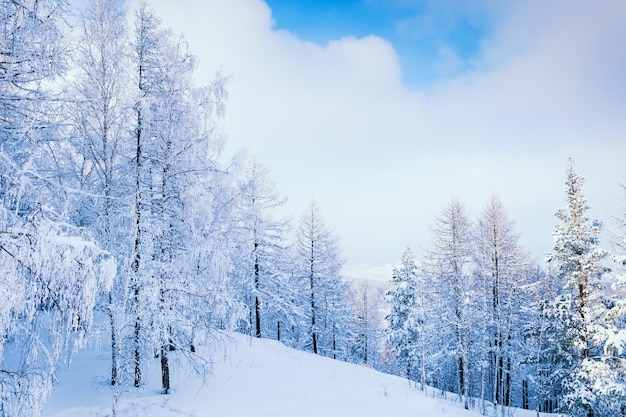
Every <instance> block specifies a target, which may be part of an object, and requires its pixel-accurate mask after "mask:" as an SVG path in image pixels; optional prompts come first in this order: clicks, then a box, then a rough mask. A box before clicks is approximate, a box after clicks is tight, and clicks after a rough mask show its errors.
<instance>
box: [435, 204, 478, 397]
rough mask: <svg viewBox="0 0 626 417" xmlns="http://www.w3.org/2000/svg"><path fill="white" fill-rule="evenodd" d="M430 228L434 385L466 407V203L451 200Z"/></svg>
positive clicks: (469, 254) (469, 258)
mask: <svg viewBox="0 0 626 417" xmlns="http://www.w3.org/2000/svg"><path fill="white" fill-rule="evenodd" d="M432 230H433V238H432V248H431V249H430V251H429V253H428V254H427V259H426V261H427V263H428V275H429V279H430V280H432V285H433V288H436V294H434V296H433V309H434V310H436V313H435V314H436V315H437V316H438V317H440V319H439V326H438V328H437V329H436V334H437V335H438V337H439V346H438V348H437V351H438V355H439V356H440V363H439V369H438V370H437V373H438V376H437V377H436V380H435V384H436V385H437V386H438V387H439V388H441V389H447V390H450V391H454V392H456V393H457V394H458V395H459V399H462V401H463V403H464V406H465V408H469V406H470V386H471V375H470V369H471V367H470V347H471V346H470V345H471V339H470V337H471V331H470V330H471V325H472V323H471V319H472V317H471V315H470V300H471V298H470V297H471V293H470V291H471V287H472V283H471V274H470V266H471V261H472V250H473V247H472V244H473V236H472V226H471V223H470V220H469V218H468V216H467V214H466V210H465V206H464V205H463V204H461V203H460V202H459V201H457V200H455V199H452V200H451V201H450V203H449V204H448V205H447V206H446V207H444V208H443V209H442V211H441V212H440V214H439V216H438V217H437V218H436V219H435V225H434V226H433V229H432Z"/></svg>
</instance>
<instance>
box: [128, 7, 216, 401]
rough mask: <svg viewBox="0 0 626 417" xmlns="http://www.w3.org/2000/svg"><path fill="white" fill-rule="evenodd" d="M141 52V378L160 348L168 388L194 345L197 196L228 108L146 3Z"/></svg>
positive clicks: (212, 167) (137, 274) (137, 269)
mask: <svg viewBox="0 0 626 417" xmlns="http://www.w3.org/2000/svg"><path fill="white" fill-rule="evenodd" d="M133 48H134V58H135V63H136V70H137V78H136V82H137V85H138V89H137V91H138V98H137V104H136V109H135V112H136V120H137V121H136V129H135V136H136V137H135V139H136V148H135V149H136V152H135V164H136V166H135V183H136V184H135V199H136V200H135V221H134V224H135V236H136V238H135V245H134V262H133V266H132V280H131V288H132V290H133V292H134V296H133V310H134V314H135V316H136V318H135V334H134V341H135V342H134V343H135V357H136V359H135V363H136V365H135V367H136V372H135V384H136V385H139V384H140V382H141V366H142V363H143V360H142V351H143V356H144V357H147V356H148V355H149V354H150V353H149V352H151V351H152V350H153V349H156V351H157V352H158V354H159V358H160V362H161V371H162V372H161V376H162V385H163V392H164V393H169V391H170V382H169V381H170V377H169V375H170V372H169V370H170V362H169V352H170V351H171V350H174V349H177V348H181V347H183V346H189V345H190V344H191V340H192V327H193V326H192V322H193V320H191V318H190V315H189V313H188V311H187V307H188V305H189V299H190V296H192V295H193V294H195V293H196V291H195V285H194V284H195V281H190V280H189V279H188V277H190V276H194V274H195V271H196V265H197V264H196V263H195V262H193V261H197V258H195V256H194V255H193V254H194V250H193V249H194V248H193V247H191V246H190V245H191V244H192V243H198V242H197V241H194V240H190V239H188V237H189V236H191V235H192V232H193V230H192V228H194V227H196V226H197V222H196V221H195V220H196V219H193V218H190V217H189V215H190V214H191V213H200V210H191V207H193V206H194V205H195V204H203V202H202V201H197V196H196V195H192V194H193V193H195V192H197V191H198V187H197V186H196V184H198V183H202V182H203V181H204V180H205V179H206V176H207V175H208V176H211V174H213V173H214V172H215V171H216V170H217V169H218V167H217V164H216V161H215V159H214V155H215V154H216V153H217V152H219V150H220V149H221V140H220V138H219V137H218V136H216V129H215V122H214V119H213V118H214V117H215V116H216V115H219V114H220V113H221V111H222V110H223V98H224V95H225V89H224V86H225V79H224V78H223V77H221V76H219V75H218V76H217V77H216V80H215V81H214V82H213V83H212V84H211V85H209V86H207V87H203V88H198V87H196V86H195V85H194V83H193V79H192V75H193V71H194V57H193V55H191V53H190V52H189V50H188V45H187V44H186V42H184V40H183V39H181V38H177V37H176V36H174V35H173V34H172V33H171V32H169V31H167V30H164V29H163V28H162V27H161V25H160V22H159V19H158V18H157V17H156V16H155V15H154V14H153V13H152V12H151V11H150V10H149V9H148V8H147V6H146V5H142V6H141V7H140V9H139V10H138V12H137V16H136V29H135V44H134V45H133Z"/></svg>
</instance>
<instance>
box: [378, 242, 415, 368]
mask: <svg viewBox="0 0 626 417" xmlns="http://www.w3.org/2000/svg"><path fill="white" fill-rule="evenodd" d="M418 274H419V273H418V270H417V265H416V264H415V257H414V255H413V252H412V251H411V248H409V247H408V246H407V247H406V249H405V250H404V253H403V254H402V260H401V263H400V266H399V267H397V268H394V269H393V275H392V277H391V282H392V284H393V285H394V289H392V290H390V291H388V292H387V295H386V300H387V303H388V304H389V305H390V307H391V312H390V313H389V314H388V315H387V316H386V317H385V320H387V321H388V322H389V328H388V330H387V339H388V340H389V342H390V343H391V345H392V347H393V349H394V350H395V362H396V367H397V368H398V369H399V371H400V372H401V373H402V374H404V375H405V376H406V377H407V378H408V379H412V378H416V377H417V376H416V375H414V369H415V364H414V363H413V362H412V358H413V349H415V345H416V343H417V340H416V329H414V328H413V321H412V316H413V315H414V314H415V312H416V310H417V305H418V286H419V283H418Z"/></svg>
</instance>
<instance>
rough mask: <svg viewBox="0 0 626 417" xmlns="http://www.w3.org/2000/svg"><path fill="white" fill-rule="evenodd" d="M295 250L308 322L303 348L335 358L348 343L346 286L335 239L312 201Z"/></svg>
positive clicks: (303, 220) (298, 233)
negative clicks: (303, 290) (303, 289)
mask: <svg viewBox="0 0 626 417" xmlns="http://www.w3.org/2000/svg"><path fill="white" fill-rule="evenodd" d="M294 251H295V255H294V256H295V263H296V268H297V269H296V274H297V277H298V278H299V279H300V280H301V282H302V284H303V288H305V298H304V299H303V300H301V301H300V302H301V303H302V305H303V306H306V307H305V311H306V317H307V319H308V320H307V321H308V326H307V327H308V330H307V331H306V334H307V339H308V341H306V342H305V346H306V347H307V348H308V349H310V350H311V351H312V352H313V353H316V354H323V355H325V356H331V357H336V356H337V354H338V353H339V350H340V349H341V348H342V346H345V345H346V344H347V341H346V340H345V339H346V332H345V328H346V327H345V324H346V323H347V321H348V318H349V317H350V315H349V314H350V312H349V307H348V304H347V296H348V292H347V290H348V287H347V283H346V282H344V281H343V279H342V277H341V267H342V260H341V258H340V253H339V247H338V246H337V238H336V237H335V235H333V234H332V233H331V231H330V230H328V228H327V226H326V225H325V224H324V220H323V218H322V215H321V213H320V209H319V206H318V205H317V204H316V203H315V202H314V201H311V204H310V205H309V207H308V209H307V210H306V212H305V213H304V214H303V215H302V217H301V219H300V225H299V227H298V230H297V235H296V243H295V248H294Z"/></svg>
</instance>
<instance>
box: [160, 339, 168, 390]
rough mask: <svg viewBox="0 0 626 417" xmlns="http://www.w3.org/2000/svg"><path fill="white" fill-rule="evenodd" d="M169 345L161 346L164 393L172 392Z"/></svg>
mask: <svg viewBox="0 0 626 417" xmlns="http://www.w3.org/2000/svg"><path fill="white" fill-rule="evenodd" d="M168 350H169V348H168V347H167V346H162V347H161V383H162V385H163V394H169V393H170V365H169V360H168V357H167V355H168Z"/></svg>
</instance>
